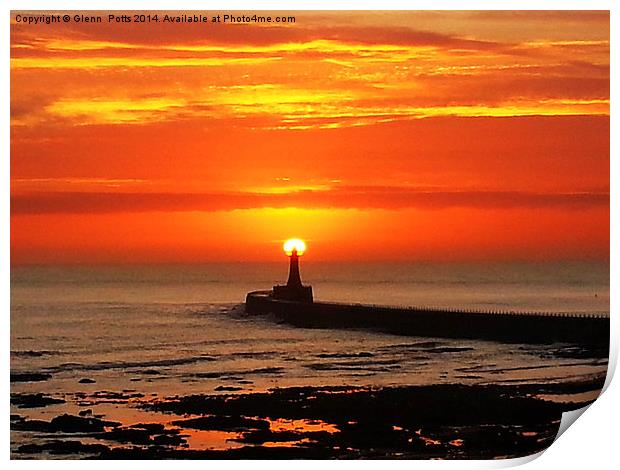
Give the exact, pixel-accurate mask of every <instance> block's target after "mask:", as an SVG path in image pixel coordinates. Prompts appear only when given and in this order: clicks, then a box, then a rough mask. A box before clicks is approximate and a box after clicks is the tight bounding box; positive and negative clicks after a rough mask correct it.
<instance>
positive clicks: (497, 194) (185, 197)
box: [11, 186, 609, 216]
mask: <svg viewBox="0 0 620 470" xmlns="http://www.w3.org/2000/svg"><path fill="white" fill-rule="evenodd" d="M608 205H609V193H606V192H579V193H534V192H522V191H471V190H463V191H444V190H416V189H412V188H407V187H401V188H398V187H383V186H350V187H338V188H332V189H327V190H302V191H292V192H288V193H260V192H252V193H250V192H222V193H137V192H133V193H122V192H119V193H111V192H32V193H23V194H15V195H13V196H11V215H14V216H16V215H27V214H28V215H33V214H55V213H56V214H101V213H120V212H154V211H156V212H190V211H204V212H214V211H231V210H237V209H254V208H286V207H297V208H306V209H361V210H364V209H387V210H398V209H406V208H420V209H426V210H436V209H445V208H449V207H475V208H504V209H509V208H524V207H525V208H544V207H558V208H564V209H584V208H589V207H605V206H608Z"/></svg>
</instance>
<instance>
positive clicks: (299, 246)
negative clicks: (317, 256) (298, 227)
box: [283, 238, 306, 256]
mask: <svg viewBox="0 0 620 470" xmlns="http://www.w3.org/2000/svg"><path fill="white" fill-rule="evenodd" d="M283 248H284V252H285V253H286V255H287V256H291V255H292V254H293V251H295V250H296V251H297V254H298V255H303V254H304V252H305V251H306V243H305V242H304V241H303V240H300V239H299V238H290V239H289V240H286V241H285V242H284V246H283Z"/></svg>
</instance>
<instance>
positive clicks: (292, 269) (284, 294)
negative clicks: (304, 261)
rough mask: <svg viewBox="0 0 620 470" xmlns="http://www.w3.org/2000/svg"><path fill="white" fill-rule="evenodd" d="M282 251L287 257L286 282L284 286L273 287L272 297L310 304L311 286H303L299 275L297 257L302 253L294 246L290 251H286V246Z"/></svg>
mask: <svg viewBox="0 0 620 470" xmlns="http://www.w3.org/2000/svg"><path fill="white" fill-rule="evenodd" d="M284 249H285V252H286V254H287V255H288V256H289V270H288V280H287V281H286V285H284V286H282V285H277V286H273V297H274V298H275V299H280V300H290V301H294V302H312V301H313V299H312V286H304V285H303V284H302V282H301V275H300V274H299V257H300V256H301V255H302V254H303V251H298V250H297V246H295V245H294V244H293V246H292V248H291V250H290V251H288V250H287V248H286V245H285V248H284Z"/></svg>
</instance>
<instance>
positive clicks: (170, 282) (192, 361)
mask: <svg viewBox="0 0 620 470" xmlns="http://www.w3.org/2000/svg"><path fill="white" fill-rule="evenodd" d="M301 271H302V277H303V279H304V282H305V283H307V284H311V285H312V286H313V288H314V296H315V298H316V299H320V300H328V301H341V302H355V303H357V302H359V303H372V304H383V305H413V306H433V307H451V308H466V309H483V310H506V311H523V312H541V311H542V312H564V313H567V314H595V315H602V316H608V315H609V263H607V262H543V263H532V262H519V263H516V262H513V263H500V262H494V263H310V262H308V263H302V269H301ZM286 276H287V265H286V263H219V264H195V265H126V266H62V267H59V266H54V267H50V266H38V267H33V266H28V267H13V268H12V269H11V322H10V323H11V332H10V335H11V344H10V346H11V364H10V367H11V374H12V375H19V374H42V376H43V377H44V379H43V380H38V381H19V380H17V381H15V382H13V383H12V384H11V393H12V394H34V393H36V394H38V393H41V394H44V395H49V396H53V397H59V398H61V399H64V403H59V404H52V405H50V406H41V407H32V408H29V409H25V410H24V409H17V408H16V407H14V406H12V413H19V414H20V415H22V416H27V417H28V418H30V419H33V418H36V419H46V420H49V419H51V418H53V417H54V416H58V415H59V414H61V413H68V414H76V413H77V412H78V411H79V410H80V409H83V407H84V406H88V402H87V397H89V396H90V397H92V396H97V394H100V396H113V395H110V394H114V393H118V394H125V395H124V396H128V397H132V396H136V397H171V396H185V395H192V394H218V393H251V392H262V391H266V390H270V389H274V388H282V387H299V386H341V385H348V386H361V387H390V386H400V385H427V384H438V383H446V384H519V383H544V382H562V381H571V380H579V379H581V378H584V379H587V378H588V377H592V376H596V375H597V374H598V375H600V374H604V373H605V371H606V368H607V358H606V357H587V355H586V356H583V355H580V354H561V353H560V354H558V351H561V350H562V348H565V350H566V351H570V349H571V346H570V345H561V344H560V345H558V344H552V345H532V344H505V343H499V342H493V341H481V340H480V341H478V340H460V339H459V340H455V339H442V338H427V337H424V338H422V337H415V336H403V335H396V334H385V333H380V332H372V331H365V330H340V329H306V328H299V327H294V326H290V325H287V324H284V323H279V322H278V321H276V320H275V319H274V318H271V317H270V316H251V315H247V314H246V313H245V312H244V299H245V295H246V294H247V293H248V292H250V291H254V290H265V289H270V288H271V287H272V286H273V285H274V284H277V283H283V282H285V280H286ZM101 394H103V395H101ZM105 394H108V395H105ZM563 399H566V398H565V397H564V398H563ZM80 400H82V401H80ZM121 401H122V400H121ZM130 402H131V399H129V400H128V401H127V400H125V401H124V402H123V403H121V402H118V403H114V400H99V401H97V402H96V406H98V408H96V409H95V410H94V412H95V413H97V411H99V412H100V414H101V415H105V416H106V418H107V419H113V420H119V421H121V422H130V421H133V422H137V421H148V420H149V416H146V415H145V413H147V412H145V411H142V410H140V409H138V408H134V407H131V406H130ZM92 403H94V402H91V405H92ZM128 403H129V406H128ZM150 418H153V417H152V416H151V417H150ZM26 437H27V436H26ZM23 439H25V437H24V435H19V436H18V435H17V434H15V433H12V440H17V442H13V444H15V445H17V444H19V443H20V442H19V441H20V440H23ZM209 445H212V446H215V447H214V448H217V446H218V445H220V446H224V447H225V446H226V445H227V444H226V443H225V442H220V443H219V444H218V443H217V442H216V443H213V442H211V443H210V444H209Z"/></svg>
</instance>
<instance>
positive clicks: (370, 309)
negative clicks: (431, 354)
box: [245, 291, 609, 349]
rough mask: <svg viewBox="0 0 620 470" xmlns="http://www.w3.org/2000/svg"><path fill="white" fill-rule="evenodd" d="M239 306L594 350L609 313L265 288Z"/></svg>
mask: <svg viewBox="0 0 620 470" xmlns="http://www.w3.org/2000/svg"><path fill="white" fill-rule="evenodd" d="M245 310H246V312H247V313H249V314H271V315H273V316H275V318H277V319H278V320H280V321H283V322H286V323H289V324H291V325H294V326H300V327H306V328H356V329H372V330H374V331H380V332H385V333H393V334H403V335H413V336H428V337H438V338H464V339H465V338H466V339H482V340H492V341H505V342H516V343H554V342H564V343H575V344H579V345H584V346H588V347H595V348H597V349H607V348H608V345H609V318H608V317H604V316H594V315H571V314H560V313H539V312H506V311H495V312H492V311H476V310H460V309H446V308H429V307H391V306H381V305H365V304H343V303H335V302H296V301H290V300H280V299H275V298H273V296H272V295H271V291H256V292H250V293H249V294H248V295H247V297H246V302H245Z"/></svg>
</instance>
